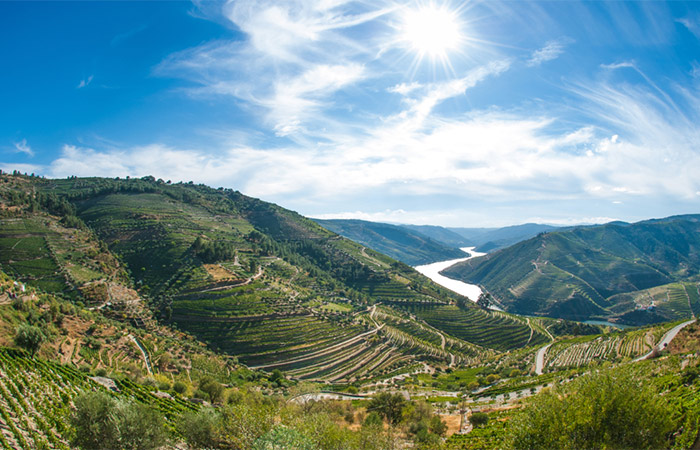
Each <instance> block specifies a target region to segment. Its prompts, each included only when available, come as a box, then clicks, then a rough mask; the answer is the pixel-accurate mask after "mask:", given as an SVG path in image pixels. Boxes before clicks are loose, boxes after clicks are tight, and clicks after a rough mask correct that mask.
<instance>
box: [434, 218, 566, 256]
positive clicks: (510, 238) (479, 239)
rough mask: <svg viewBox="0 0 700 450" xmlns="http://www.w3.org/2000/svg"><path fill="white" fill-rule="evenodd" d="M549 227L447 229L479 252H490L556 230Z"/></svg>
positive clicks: (538, 225) (540, 225)
mask: <svg viewBox="0 0 700 450" xmlns="http://www.w3.org/2000/svg"><path fill="white" fill-rule="evenodd" d="M557 229H558V228H557V227H554V226H551V225H542V224H538V223H526V224H523V225H513V226H509V227H503V228H448V230H449V231H452V232H454V233H456V234H458V235H460V236H462V237H463V238H464V239H466V240H467V241H469V242H471V243H472V245H473V246H475V247H476V250H477V251H480V252H492V251H494V250H498V249H500V248H505V247H508V246H511V245H513V244H517V243H518V242H521V241H524V240H526V239H530V238H531V237H534V236H537V235H538V234H540V233H548V232H550V231H554V230H557Z"/></svg>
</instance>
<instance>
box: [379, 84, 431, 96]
mask: <svg viewBox="0 0 700 450" xmlns="http://www.w3.org/2000/svg"><path fill="white" fill-rule="evenodd" d="M422 87H423V85H422V84H421V83H418V82H416V81H414V82H412V83H401V84H397V85H395V86H392V87H390V88H389V89H387V90H388V91H389V92H392V93H394V94H401V95H408V94H410V93H411V92H413V91H415V90H416V89H420V88H422Z"/></svg>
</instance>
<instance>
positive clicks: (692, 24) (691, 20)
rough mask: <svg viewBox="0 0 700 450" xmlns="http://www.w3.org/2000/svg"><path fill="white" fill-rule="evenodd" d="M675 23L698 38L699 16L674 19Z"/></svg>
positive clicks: (699, 35) (699, 34)
mask: <svg viewBox="0 0 700 450" xmlns="http://www.w3.org/2000/svg"><path fill="white" fill-rule="evenodd" d="M676 22H678V23H680V24H682V25H683V26H684V27H686V28H687V29H688V31H690V32H691V33H693V34H694V35H695V37H697V38H700V16H697V15H696V17H684V18H682V19H676Z"/></svg>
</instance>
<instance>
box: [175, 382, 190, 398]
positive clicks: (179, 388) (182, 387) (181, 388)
mask: <svg viewBox="0 0 700 450" xmlns="http://www.w3.org/2000/svg"><path fill="white" fill-rule="evenodd" d="M173 391H175V392H177V393H178V394H180V395H183V394H184V393H185V392H187V385H186V384H185V383H183V382H182V381H176V382H175V384H173Z"/></svg>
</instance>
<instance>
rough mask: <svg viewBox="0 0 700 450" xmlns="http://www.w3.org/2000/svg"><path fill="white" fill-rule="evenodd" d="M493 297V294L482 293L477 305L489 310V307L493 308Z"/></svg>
mask: <svg viewBox="0 0 700 450" xmlns="http://www.w3.org/2000/svg"><path fill="white" fill-rule="evenodd" d="M492 300H493V297H491V294H489V293H488V292H482V293H481V294H479V298H478V299H477V300H476V304H477V305H479V306H480V307H482V308H483V309H489V306H491V303H492Z"/></svg>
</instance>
